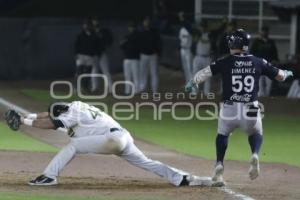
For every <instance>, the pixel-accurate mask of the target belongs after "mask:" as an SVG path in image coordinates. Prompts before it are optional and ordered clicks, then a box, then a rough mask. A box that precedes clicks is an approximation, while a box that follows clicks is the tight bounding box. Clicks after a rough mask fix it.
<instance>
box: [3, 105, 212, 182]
mask: <svg viewBox="0 0 300 200" xmlns="http://www.w3.org/2000/svg"><path fill="white" fill-rule="evenodd" d="M5 118H6V121H7V123H8V125H9V127H10V128H11V129H13V130H18V129H19V126H20V125H21V124H24V125H27V126H32V127H36V128H40V129H57V128H67V129H69V136H70V137H72V138H71V142H70V143H69V144H68V145H67V146H65V147H64V148H63V149H61V151H60V152H59V153H58V154H57V155H56V156H55V157H54V158H53V159H52V161H51V162H50V163H49V165H48V166H47V168H46V169H45V171H44V173H43V174H42V175H40V176H38V177H37V178H36V179H34V180H31V181H30V182H29V185H41V186H48V185H56V184H58V180H57V178H58V176H59V173H60V172H61V171H62V170H63V169H64V167H65V166H66V165H67V164H68V163H69V162H70V161H71V160H72V159H73V158H74V156H75V155H76V154H87V153H95V154H115V155H117V156H119V157H121V158H123V159H125V160H126V161H128V162H129V163H131V164H132V165H134V166H137V167H139V168H142V169H144V170H148V171H151V172H153V173H155V174H157V175H159V176H160V177H163V178H165V179H167V180H168V181H169V182H170V183H171V184H173V185H175V186H183V185H190V186H192V185H201V186H214V185H213V184H214V183H213V182H212V181H211V178H207V177H206V178H205V177H197V176H194V175H190V174H189V173H187V172H184V171H181V170H178V169H175V168H173V167H170V166H168V165H165V164H163V163H161V162H159V161H155V160H151V159H149V158H147V157H146V156H145V155H144V154H143V153H142V152H141V151H140V150H139V149H138V147H137V146H136V145H135V144H134V140H133V138H132V137H131V135H130V133H129V132H128V131H127V130H126V129H125V128H123V127H122V126H121V125H120V124H119V123H118V122H116V121H115V120H114V119H112V118H111V117H110V116H109V115H108V114H106V113H104V112H102V111H101V110H99V109H98V108H96V107H94V106H90V105H89V104H86V103H83V102H80V101H74V102H71V103H68V104H65V103H55V104H52V105H51V106H50V108H49V112H43V113H38V114H34V113H33V114H29V115H27V116H25V117H22V116H21V115H20V114H18V113H16V112H15V111H13V110H10V111H8V112H7V113H6V115H5ZM216 186H217V185H216Z"/></svg>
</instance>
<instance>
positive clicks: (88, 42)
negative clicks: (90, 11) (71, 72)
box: [74, 20, 97, 90]
mask: <svg viewBox="0 0 300 200" xmlns="http://www.w3.org/2000/svg"><path fill="white" fill-rule="evenodd" d="M96 45H97V37H96V35H95V34H94V32H93V30H92V25H91V23H90V22H89V20H85V21H84V22H83V24H82V31H81V33H80V34H79V35H78V36H77V38H76V41H75V54H76V55H75V58H76V60H75V61H76V74H75V83H74V84H75V88H76V89H77V87H76V86H77V85H76V83H77V79H78V76H79V75H81V74H90V73H91V72H92V70H93V69H95V68H96V67H97V63H96V60H97V59H96V51H97V49H96V48H97V47H96ZM82 86H83V87H84V89H85V90H90V89H91V88H90V80H89V79H87V78H84V79H83V80H82Z"/></svg>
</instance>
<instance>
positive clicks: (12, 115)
mask: <svg viewBox="0 0 300 200" xmlns="http://www.w3.org/2000/svg"><path fill="white" fill-rule="evenodd" d="M4 118H5V120H6V123H7V125H8V126H9V128H10V129H12V130H14V131H17V130H19V128H20V125H21V116H20V115H19V114H18V113H17V112H16V111H15V110H8V111H7V112H6V113H5V114H4Z"/></svg>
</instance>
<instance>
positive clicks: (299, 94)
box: [287, 80, 300, 98]
mask: <svg viewBox="0 0 300 200" xmlns="http://www.w3.org/2000/svg"><path fill="white" fill-rule="evenodd" d="M287 98H300V86H299V80H294V81H293V83H292V85H291V87H290V89H289V92H288V94H287Z"/></svg>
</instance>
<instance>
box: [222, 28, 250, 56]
mask: <svg viewBox="0 0 300 200" xmlns="http://www.w3.org/2000/svg"><path fill="white" fill-rule="evenodd" d="M227 39H228V47H229V49H241V50H244V51H248V48H249V43H250V34H249V33H247V32H246V31H245V30H244V29H237V30H236V31H234V32H233V33H232V34H231V35H229V36H227Z"/></svg>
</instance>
